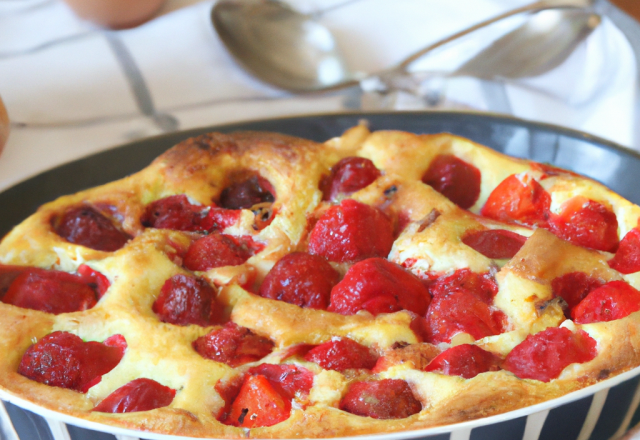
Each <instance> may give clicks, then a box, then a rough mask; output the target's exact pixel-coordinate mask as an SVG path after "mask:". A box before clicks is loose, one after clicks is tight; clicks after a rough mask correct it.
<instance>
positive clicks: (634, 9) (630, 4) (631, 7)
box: [611, 0, 640, 21]
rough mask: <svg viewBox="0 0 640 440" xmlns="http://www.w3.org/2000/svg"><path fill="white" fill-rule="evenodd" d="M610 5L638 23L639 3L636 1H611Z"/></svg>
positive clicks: (639, 16) (639, 15) (639, 18)
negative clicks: (616, 7) (615, 6)
mask: <svg viewBox="0 0 640 440" xmlns="http://www.w3.org/2000/svg"><path fill="white" fill-rule="evenodd" d="M611 3H613V4H615V5H617V6H618V7H619V8H620V9H622V10H624V11H626V12H627V13H628V14H630V15H631V16H633V17H634V18H636V19H637V20H638V21H640V1H638V0H611Z"/></svg>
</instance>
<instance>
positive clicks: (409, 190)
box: [0, 126, 640, 438]
mask: <svg viewBox="0 0 640 440" xmlns="http://www.w3.org/2000/svg"><path fill="white" fill-rule="evenodd" d="M638 219H640V208H638V207H637V206H635V205H633V204H631V203H630V202H628V201H626V200H624V199H622V198H621V197H619V196H618V195H616V194H614V193H612V192H611V191H609V190H607V189H606V188H604V187H603V186H602V185H600V184H598V183H596V182H594V181H592V180H590V179H587V178H584V177H581V176H578V175H576V174H574V173H571V172H568V171H564V170H561V169H558V168H554V167H551V166H548V165H543V164H538V163H535V162H531V161H527V160H521V159H514V158H509V157H506V156H504V155H501V154H499V153H497V152H495V151H493V150H490V149H488V148H486V147H483V146H481V145H477V144H474V143H472V142H470V141H468V140H465V139H462V138H458V137H455V136H451V135H444V134H443V135H422V136H418V135H413V134H409V133H401V132H375V133H370V132H369V131H368V130H367V129H366V128H365V127H364V126H359V127H355V128H353V129H351V130H349V131H348V132H346V133H345V134H344V135H343V136H342V137H341V138H336V139H332V140H329V141H327V142H326V143H325V144H317V143H314V142H311V141H306V140H303V139H297V138H291V137H287V136H282V135H276V134H270V133H236V134H231V135H225V134H217V133H212V134H208V135H204V136H200V137H197V138H193V139H188V140H186V141H184V142H182V143H181V144H179V145H177V146H176V147H174V148H172V149H171V150H169V151H167V152H166V153H164V154H163V155H162V156H160V157H159V158H158V159H156V160H155V161H154V162H153V163H152V164H151V165H150V166H149V167H147V168H146V169H144V170H142V171H140V172H139V173H137V174H134V175H132V176H130V177H127V178H125V179H123V180H120V181H116V182H113V183H110V184H107V185H104V186H101V187H97V188H94V189H90V190H87V191H83V192H81V193H78V194H75V195H70V196H66V197H62V198H60V199H58V200H56V201H54V202H51V203H49V204H47V205H44V206H43V207H41V208H40V209H39V210H38V212H37V213H35V214H34V215H33V216H32V217H30V218H28V219H27V220H25V221H24V222H23V223H22V224H21V225H19V226H17V227H16V228H15V229H14V230H13V231H12V232H11V233H10V234H9V235H8V236H7V237H5V239H4V240H3V241H2V243H1V244H0V262H2V265H0V301H1V302H0V324H1V326H0V328H2V330H0V359H3V360H2V361H0V370H1V371H0V386H1V387H2V388H3V389H4V390H5V391H6V392H8V393H10V394H13V395H17V396H20V397H22V398H25V399H29V400H32V401H34V402H36V403H38V404H40V405H42V406H44V407H48V408H54V409H56V410H57V411H62V412H65V413H67V414H71V415H73V416H76V417H80V418H84V419H88V420H93V421H98V422H101V423H107V424H111V425H114V426H119V427H127V428H134V429H144V430H150V431H153V432H159V433H170V434H180V435H186V436H209V437H217V438H234V437H235V438H240V437H247V436H250V437H258V438H260V437H264V438H273V437H281V438H294V437H331V436H345V435H357V434H371V433H379V432H389V431H401V430H411V429H419V428H426V427H429V426H436V425H441V424H442V423H452V422H456V421H462V420H468V419H472V418H477V417H483V416H487V415H491V414H497V413H501V412H506V411H509V410H512V409H515V408H519V407H522V406H526V405H530V404H534V403H537V402H541V401H544V400H548V399H552V398H554V397H557V396H560V395H563V394H566V393H568V392H571V391H574V390H577V389H579V388H582V387H585V386H587V385H589V384H592V383H595V382H597V381H599V380H602V379H603V378H606V377H609V376H611V375H615V374H618V373H620V372H622V371H626V370H628V369H631V368H633V367H635V366H638V365H639V364H640V355H639V354H638V353H637V350H635V347H637V346H638V344H640V340H639V339H638V338H640V336H638V335H640V331H639V330H640V328H639V327H640V316H639V315H640V314H638V313H636V312H638V310H640V292H639V291H638V290H637V288H638V287H640V275H638V274H639V273H640V226H639V225H638ZM488 383H490V384H491V386H490V387H489V386H486V385H487V384H488ZM505 396H508V397H505ZM116 413H117V414H118V415H117V416H115V415H114V414H116Z"/></svg>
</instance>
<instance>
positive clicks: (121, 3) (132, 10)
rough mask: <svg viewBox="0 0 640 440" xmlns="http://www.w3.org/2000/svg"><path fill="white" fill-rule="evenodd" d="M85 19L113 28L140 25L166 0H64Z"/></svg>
mask: <svg viewBox="0 0 640 440" xmlns="http://www.w3.org/2000/svg"><path fill="white" fill-rule="evenodd" d="M64 1H65V2H66V3H67V4H68V5H69V6H70V7H71V9H73V10H74V12H75V13H76V14H77V15H78V16H79V17H80V18H83V19H85V20H88V21H91V22H92V23H95V24H97V25H100V26H104V27H108V28H111V29H126V28H131V27H135V26H138V25H140V24H142V23H144V22H145V21H147V20H149V19H150V18H152V17H153V16H154V15H155V14H156V13H157V12H158V10H159V9H160V8H161V7H162V5H163V4H164V2H165V0H64Z"/></svg>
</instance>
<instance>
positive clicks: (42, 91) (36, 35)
mask: <svg viewBox="0 0 640 440" xmlns="http://www.w3.org/2000/svg"><path fill="white" fill-rule="evenodd" d="M255 1H257V2H260V1H262V2H263V3H264V2H267V3H268V0H254V2H255ZM615 1H616V4H615V5H614V4H612V3H609V2H608V1H596V2H595V3H593V2H591V1H588V0H584V1H583V2H582V3H583V4H584V5H585V8H583V9H587V8H588V9H589V11H593V12H595V13H597V14H599V17H600V21H599V22H598V23H596V24H595V25H594V26H593V28H590V29H588V32H586V34H585V35H582V36H581V37H580V38H579V40H578V41H576V43H575V45H573V46H571V47H570V51H569V53H567V54H566V55H565V56H563V60H562V62H561V63H560V64H559V65H557V66H552V67H545V68H544V69H543V70H545V71H544V72H542V73H539V72H534V73H533V74H532V75H531V76H529V77H524V78H520V77H518V78H509V77H503V76H500V75H504V72H502V73H500V72H498V73H494V72H488V73H487V72H484V73H483V75H484V76H485V78H484V79H479V78H478V77H477V76H474V74H475V71H471V72H470V73H469V72H467V73H465V72H460V70H459V69H460V68H461V66H465V63H466V62H468V60H469V59H473V58H474V56H475V55H476V54H477V53H478V52H480V51H482V50H485V49H486V48H487V47H488V46H491V44H492V43H493V42H494V41H496V40H499V39H500V38H501V37H502V36H504V35H505V34H508V33H509V32H511V31H513V30H514V29H516V28H518V27H519V26H523V25H525V24H527V23H528V21H529V20H531V15H528V14H519V15H516V16H514V17H512V18H510V19H505V20H501V21H499V22H497V23H495V24H493V25H491V26H487V27H484V28H482V29H480V30H477V31H476V32H473V33H471V34H469V35H468V36H467V37H464V38H460V39H457V40H455V41H454V42H451V43H449V44H447V45H444V46H442V47H439V48H438V49H436V50H434V51H432V52H430V53H428V54H427V55H426V56H424V57H423V58H422V59H421V60H419V61H418V62H416V63H414V64H412V66H411V70H412V72H413V73H411V74H407V75H400V76H396V77H394V78H393V80H392V81H388V80H387V79H385V78H384V77H378V76H376V75H373V76H367V74H371V73H375V72H379V71H381V70H384V69H386V68H389V67H390V66H393V65H395V64H397V63H399V62H400V61H402V60H403V59H405V58H406V57H407V56H408V55H409V54H411V53H414V52H415V51H417V50H419V49H421V48H424V47H426V46H428V45H430V44H432V43H434V42H436V41H438V40H441V39H443V38H445V37H447V36H449V35H452V34H455V33H456V32H459V31H461V30H463V29H466V28H468V27H469V26H472V25H474V24H476V23H479V22H481V21H483V20H487V19H489V18H491V17H494V16H496V15H499V14H502V13H504V12H505V11H509V10H512V9H514V8H518V7H522V6H524V5H527V4H528V3H531V1H530V0H529V1H527V0H465V1H464V2H460V1H454V2H452V1H450V0H393V1H390V0H351V1H345V0H297V1H292V2H290V3H289V4H290V6H291V7H293V8H295V9H296V10H297V11H300V12H302V13H306V14H310V15H311V16H310V18H309V19H310V20H311V21H313V22H314V23H318V24H320V25H322V26H323V28H324V29H326V30H328V31H329V32H330V33H331V34H332V35H333V36H334V38H335V44H336V46H337V48H338V50H339V53H340V54H341V56H342V58H341V59H342V61H343V62H344V66H343V67H344V68H345V69H346V70H347V71H348V72H350V73H353V74H354V75H355V76H356V77H357V78H360V79H362V78H364V80H363V81H362V82H361V83H360V85H356V86H355V87H350V88H345V89H341V90H338V91H334V92H323V93H316V94H300V93H292V92H290V91H286V90H282V89H281V88H279V87H275V86H271V85H269V84H267V83H265V82H263V81H261V80H258V79H256V78H255V77H254V76H252V75H251V74H249V73H248V72H247V71H246V70H245V69H244V68H243V67H241V65H240V64H239V63H238V61H237V60H236V59H234V58H233V56H232V55H231V54H230V52H229V50H228V48H227V47H225V45H224V44H223V41H222V40H221V39H220V37H219V35H218V33H217V32H216V29H215V28H214V26H213V24H212V20H211V10H212V7H213V5H214V3H215V2H212V1H197V0H166V1H164V0H137V1H136V2H130V1H128V0H118V1H116V0H108V1H107V0H66V2H65V1H62V0H1V1H0V96H1V97H2V100H3V101H4V105H5V107H6V110H7V113H8V116H9V120H10V135H9V137H8V141H7V142H6V146H5V149H4V152H3V153H2V155H1V156H0V189H2V188H6V187H8V186H10V185H12V184H15V183H16V182H19V181H21V180H24V179H25V178H27V177H28V176H31V175H34V174H35V173H38V172H40V171H42V170H45V169H48V168H51V167H53V166H55V165H58V164H60V163H64V162H67V161H70V160H72V159H75V158H78V157H83V156H86V155H89V154H92V153H94V152H96V151H100V150H103V149H106V148H110V147H113V146H115V145H119V144H122V143H126V142H128V141H132V140H135V139H139V138H143V137H148V136H153V135H158V134H162V133H165V132H170V131H175V130H181V129H187V128H192V127H198V126H208V125H215V124H223V123H227V122H235V121H243V120H250V119H257V118H268V117H277V116H286V115H297V114H314V113H326V112H344V111H348V112H358V111H370V110H377V111H402V110H416V109H418V110H425V111H430V110H440V109H453V110H460V111H469V110H471V111H489V112H496V113H503V114H509V115H513V116H517V117H520V118H526V119H532V120H536V121H542V122H549V123H553V124H559V125H563V126H566V127H571V128H574V129H578V130H582V131H585V132H587V133H590V134H593V135H596V136H601V137H604V138H606V139H608V140H611V141H614V142H617V143H619V144H621V145H623V146H625V147H628V148H633V149H640V134H639V133H638V131H639V130H638V125H639V124H638V123H637V122H638V118H639V114H640V112H639V106H638V98H637V96H638V67H637V66H638V62H637V60H638V55H637V54H638V51H639V50H640V24H639V23H638V22H637V21H636V20H635V19H634V18H632V17H633V14H636V17H637V14H638V12H639V9H640V2H638V0H615ZM105 5H106V6H105ZM625 11H626V12H625ZM540 14H543V13H540ZM553 20H556V21H557V19H554V18H549V19H548V20H547V19H545V18H544V17H542V18H541V19H540V18H539V19H538V21H539V22H540V23H541V25H542V26H543V27H544V26H548V27H551V26H552V25H554V23H555V22H554V21H553ZM538 26H540V25H538ZM552 41H553V40H552ZM321 43H322V42H321ZM318 44H320V43H318ZM322 44H324V43H322ZM547 44H548V42H547ZM534 50H535V46H534V47H533V48H531V46H525V49H520V50H519V52H520V53H521V54H524V55H525V56H527V55H528V54H529V51H534ZM544 50H545V51H547V52H548V51H549V50H550V49H548V48H547V49H544ZM512 52H514V53H517V52H518V50H517V49H516V50H515V51H512ZM543 53H544V52H543ZM484 56H485V55H484V54H483V57H484ZM481 58H482V57H481ZM529 58H533V57H531V56H529ZM503 61H504V60H503ZM522 63H523V60H522V57H521V58H520V59H514V60H513V61H510V60H508V59H507V60H506V65H507V66H509V65H511V66H520V65H521V64H522ZM484 67H485V70H486V66H484ZM457 70H458V73H459V74H457V75H451V73H452V72H456V71H457ZM463 70H464V69H463ZM502 70H503V71H504V67H503V68H502ZM476 71H477V66H476ZM507 76H508V73H507ZM5 131H6V130H5ZM2 133H3V132H2V130H0V138H2Z"/></svg>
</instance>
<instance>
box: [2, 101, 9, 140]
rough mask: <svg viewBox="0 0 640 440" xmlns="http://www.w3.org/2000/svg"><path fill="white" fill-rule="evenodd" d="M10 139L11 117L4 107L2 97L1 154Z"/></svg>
mask: <svg viewBox="0 0 640 440" xmlns="http://www.w3.org/2000/svg"><path fill="white" fill-rule="evenodd" d="M8 137H9V115H8V114H7V109H6V108H5V107H4V103H3V102H2V97H0V152H2V149H3V148H4V144H6V143H7V138H8Z"/></svg>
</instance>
